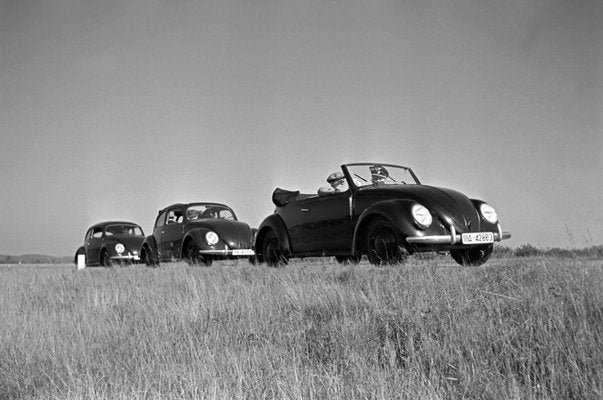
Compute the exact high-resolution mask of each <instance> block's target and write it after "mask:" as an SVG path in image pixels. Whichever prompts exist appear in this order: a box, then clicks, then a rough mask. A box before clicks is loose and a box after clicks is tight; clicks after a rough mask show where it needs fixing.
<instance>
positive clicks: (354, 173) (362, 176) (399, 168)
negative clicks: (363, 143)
mask: <svg viewBox="0 0 603 400" xmlns="http://www.w3.org/2000/svg"><path fill="white" fill-rule="evenodd" d="M374 166H381V167H385V168H386V169H387V170H388V172H389V174H388V175H389V176H388V178H389V180H385V181H383V182H382V184H383V186H384V187H387V186H395V185H403V184H407V185H420V184H421V181H419V178H417V176H416V175H415V173H414V171H413V170H412V168H410V167H405V166H403V165H397V164H387V163H367V162H361V163H350V164H343V165H341V169H342V170H343V173H344V175H345V176H346V179H347V180H348V183H349V184H350V186H351V187H352V186H353V187H355V188H364V187H373V186H375V184H374V183H373V182H372V181H371V173H370V167H374ZM391 176H395V177H398V178H400V177H404V178H405V179H403V180H402V181H403V182H404V183H403V182H399V181H396V180H395V179H394V178H392V177H391Z"/></svg>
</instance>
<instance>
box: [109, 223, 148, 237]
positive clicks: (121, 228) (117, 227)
mask: <svg viewBox="0 0 603 400" xmlns="http://www.w3.org/2000/svg"><path fill="white" fill-rule="evenodd" d="M105 235H107V236H113V235H127V236H144V234H143V233H142V229H141V228H140V227H139V226H137V225H127V224H113V225H107V227H106V228H105Z"/></svg>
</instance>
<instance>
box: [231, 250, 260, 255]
mask: <svg viewBox="0 0 603 400" xmlns="http://www.w3.org/2000/svg"><path fill="white" fill-rule="evenodd" d="M232 255H233V256H253V255H255V253H254V252H253V250H251V249H235V250H233V251H232Z"/></svg>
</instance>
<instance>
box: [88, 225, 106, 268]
mask: <svg viewBox="0 0 603 400" xmlns="http://www.w3.org/2000/svg"><path fill="white" fill-rule="evenodd" d="M102 238H103V228H102V227H100V226H94V227H92V228H90V229H89V230H88V233H87V234H86V245H85V250H86V260H88V261H87V263H88V264H98V263H99V262H100V249H101V246H102V244H103V242H102Z"/></svg>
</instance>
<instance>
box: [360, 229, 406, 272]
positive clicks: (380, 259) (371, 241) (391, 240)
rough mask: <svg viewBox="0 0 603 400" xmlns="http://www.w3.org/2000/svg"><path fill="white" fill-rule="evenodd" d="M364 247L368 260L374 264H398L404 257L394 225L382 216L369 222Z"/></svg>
mask: <svg viewBox="0 0 603 400" xmlns="http://www.w3.org/2000/svg"><path fill="white" fill-rule="evenodd" d="M365 248H366V252H367V257H368V260H369V262H370V263H371V264H375V265H388V264H398V263H401V262H403V261H404V259H405V258H406V255H405V253H404V252H403V249H402V247H401V246H400V244H399V243H398V238H397V236H396V233H395V230H394V227H393V226H392V224H391V223H389V222H388V221H387V220H386V219H384V218H378V219H375V220H374V221H372V222H371V223H370V224H369V226H368V229H367V233H366V241H365Z"/></svg>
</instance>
